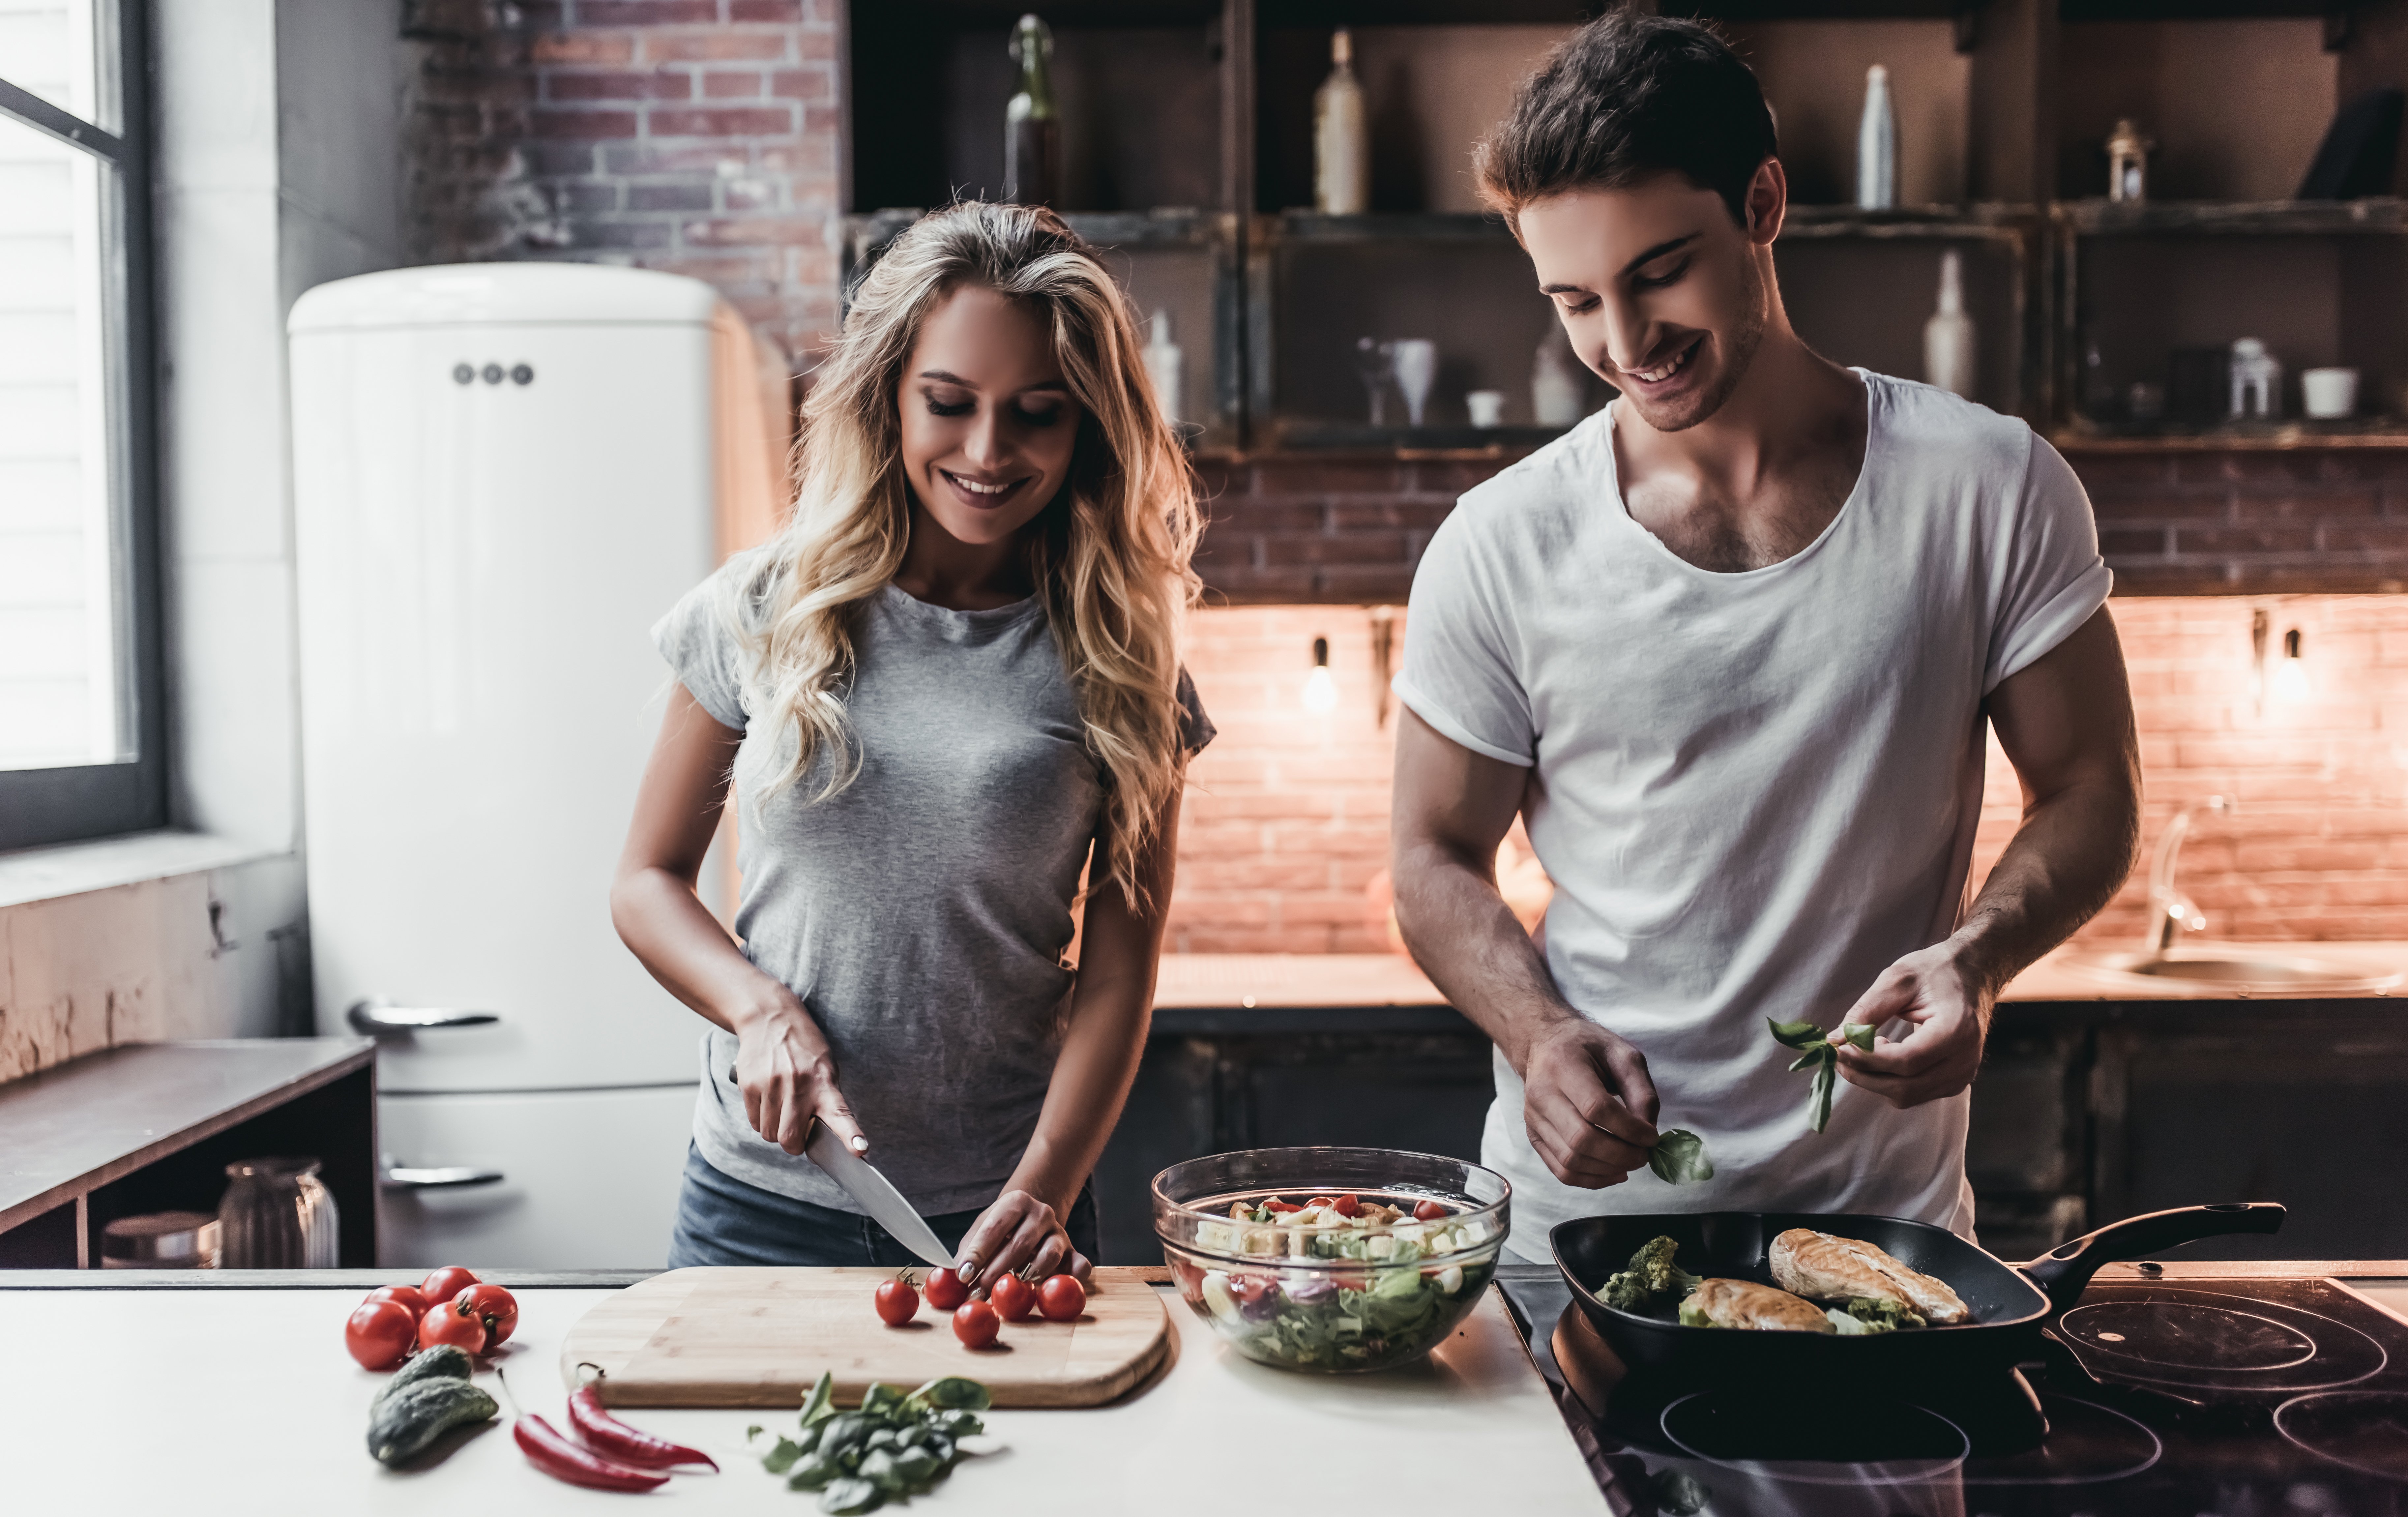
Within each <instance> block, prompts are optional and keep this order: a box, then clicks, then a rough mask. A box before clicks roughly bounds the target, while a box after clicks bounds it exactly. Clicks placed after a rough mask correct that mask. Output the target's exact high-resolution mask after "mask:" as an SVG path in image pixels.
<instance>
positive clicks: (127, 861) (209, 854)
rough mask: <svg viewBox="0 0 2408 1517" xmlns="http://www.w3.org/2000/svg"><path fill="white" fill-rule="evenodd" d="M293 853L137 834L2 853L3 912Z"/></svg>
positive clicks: (193, 837) (197, 837) (205, 837)
mask: <svg viewBox="0 0 2408 1517" xmlns="http://www.w3.org/2000/svg"><path fill="white" fill-rule="evenodd" d="M286 852H290V850H287V849H280V848H263V847H261V846H259V845H258V844H256V843H244V842H237V841H236V840H235V839H234V838H231V837H211V836H210V835H209V834H208V833H199V832H137V833H134V834H131V835H129V836H127V837H100V838H94V839H93V840H91V841H88V842H79V843H60V844H57V845H55V846H52V847H49V848H28V849H22V850H20V851H19V852H13V853H0V909H6V908H8V907H12V906H24V905H26V904H28V903H31V902H35V901H48V900H56V899H58V898H59V897H61V896H65V895H81V894H87V893H88V892H91V891H95V890H113V889H116V888H117V887H119V886H122V885H139V884H142V883H145V882H146V881H149V880H166V879H169V878H172V877H174V876H177V875H187V874H199V873H201V872H203V871H205V870H208V869H225V868H231V867H233V866H236V865H239V864H251V863H254V862H256V861H258V860H260V859H272V858H277V857H279V856H280V855H282V854H284V853H286Z"/></svg>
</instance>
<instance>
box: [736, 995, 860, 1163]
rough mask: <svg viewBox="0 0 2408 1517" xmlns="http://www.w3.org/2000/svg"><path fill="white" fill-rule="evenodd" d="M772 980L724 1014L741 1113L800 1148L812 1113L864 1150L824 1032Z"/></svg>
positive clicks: (766, 1133) (783, 1143)
mask: <svg viewBox="0 0 2408 1517" xmlns="http://www.w3.org/2000/svg"><path fill="white" fill-rule="evenodd" d="M772 985H773V987H774V994H769V995H765V996H764V997H763V999H762V1001H761V1002H760V1003H758V1004H757V1005H755V1006H753V1007H752V1008H749V1009H746V1010H743V1011H740V1012H736V1013H734V1014H732V1015H731V1016H730V1018H729V1021H730V1022H731V1023H734V1031H735V1033H736V1067H735V1068H734V1069H732V1070H730V1071H729V1072H728V1076H729V1078H730V1079H732V1080H734V1081H736V1084H737V1086H738V1089H740V1090H741V1091H742V1092H743V1093H744V1120H745V1121H746V1122H748V1123H752V1124H753V1131H754V1132H756V1133H759V1134H760V1135H761V1136H762V1138H764V1139H766V1140H767V1141H768V1142H772V1143H775V1144H777V1145H778V1146H779V1147H780V1148H781V1149H783V1150H785V1151H786V1152H788V1153H800V1152H803V1140H804V1138H807V1137H809V1136H810V1130H811V1119H812V1118H814V1117H817V1118H818V1119H819V1120H820V1121H822V1122H824V1123H827V1124H828V1127H829V1128H830V1129H831V1130H832V1131H834V1132H835V1133H836V1135H837V1136H838V1137H839V1138H843V1139H844V1141H845V1143H846V1144H847V1145H848V1146H849V1147H851V1148H852V1150H853V1152H855V1153H863V1154H866V1153H867V1152H869V1139H868V1138H865V1137H863V1136H862V1132H861V1123H858V1122H856V1121H854V1120H853V1108H851V1107H850V1106H847V1105H846V1104H845V1099H844V1092H843V1091H841V1090H839V1089H838V1088H837V1082H836V1058H835V1055H834V1054H832V1053H831V1052H829V1050H828V1044H827V1038H826V1035H824V1034H823V1033H822V1032H821V1031H820V1026H819V1023H816V1022H813V1021H812V1020H811V1014H810V1012H809V1011H807V1010H805V1009H803V1003H802V1002H801V1001H799V1000H796V998H795V995H794V993H793V992H792V991H789V990H787V989H786V988H785V987H784V986H783V985H777V984H775V982H774V981H772Z"/></svg>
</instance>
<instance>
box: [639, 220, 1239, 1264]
mask: <svg viewBox="0 0 2408 1517" xmlns="http://www.w3.org/2000/svg"><path fill="white" fill-rule="evenodd" d="M803 417H804V432H803V441H802V445H801V452H800V467H799V471H798V489H797V496H796V505H795V511H794V516H793V519H792V521H791V522H790V523H789V524H788V525H787V526H786V527H785V528H784V529H783V530H782V531H781V532H780V533H779V534H778V535H777V537H775V538H773V539H772V540H771V541H770V542H769V543H768V544H767V545H766V546H765V547H763V548H761V549H758V550H755V551H752V552H749V553H745V554H740V555H738V557H736V558H734V559H732V560H730V561H729V563H728V564H727V565H725V566H724V567H723V568H722V569H721V570H720V571H719V572H718V573H717V574H715V575H713V576H712V577H711V578H710V580H707V581H705V582H704V583H703V584H702V585H701V586H699V587H698V588H696V589H695V591H694V592H693V593H692V594H688V595H687V596H686V597H685V599H684V600H682V601H681V602H680V603H679V604H678V606H677V607H676V608H675V609H673V610H671V611H670V612H669V614H668V615H667V617H666V618H664V619H663V620H662V622H661V623H660V624H659V625H658V626H656V627H655V628H653V630H652V637H653V640H654V642H655V643H656V644H657V645H658V646H659V648H660V650H661V651H662V654H663V656H664V657H666V658H667V660H668V661H669V663H670V665H671V666H672V667H674V668H675V670H676V671H677V676H678V681H679V682H678V685H677V687H676V688H675V689H674V690H673V691H672V692H671V694H670V697H669V708H668V712H667V718H666V719H665V721H664V722H663V724H662V727H661V735H660V738H659V741H658V743H657V745H656V746H655V748H654V749H653V751H652V760H651V762H650V764H649V766H647V767H646V769H645V772H644V780H643V786H642V790H641V793H640V794H639V795H638V800H637V805H636V817H635V822H634V824H633V826H632V827H631V829H630V831H629V833H628V837H627V846H626V852H625V853H624V856H623V858H622V859H621V862H620V866H619V873H618V878H617V880H616V881H615V882H614V884H613V886H612V889H611V914H612V919H613V921H614V922H615V923H616V924H617V926H618V929H619V934H620V937H622V938H623V939H624V940H625V942H626V944H627V946H628V947H629V948H630V949H632V950H634V951H635V953H636V955H637V957H638V958H639V959H641V960H642V961H643V963H644V966H645V967H647V968H648V969H650V970H651V971H652V974H653V976H654V977H655V978H656V979H658V980H660V981H661V983H662V984H664V985H666V986H667V987H668V989H669V990H670V991H671V992H672V993H673V994H675V995H677V997H678V998H679V999H680V1000H681V1001H683V1002H684V1003H685V1004H686V1005H687V1006H689V1007H691V1008H693V1009H695V1011H697V1012H699V1013H700V1014H701V1015H702V1017H703V1018H704V1019H705V1020H706V1021H707V1022H709V1023H710V1024H711V1025H710V1029H709V1030H708V1031H707V1032H706V1033H705V1034H704V1037H703V1067H702V1087H701V1092H700V1095H699V1097H698V1098H697V1100H696V1103H695V1128H694V1142H693V1147H692V1148H691V1149H690V1151H689V1152H688V1154H687V1159H686V1170H685V1181H684V1186H683V1189H682V1191H681V1195H680V1199H679V1209H678V1218H677V1224H676V1228H675V1232H674V1235H673V1238H672V1241H671V1248H670V1255H669V1263H670V1264H671V1265H672V1266H677V1265H688V1264H828V1265H834V1264H851V1265H903V1264H909V1263H910V1262H911V1259H910V1255H909V1254H908V1253H907V1252H904V1251H903V1249H902V1247H901V1245H899V1244H898V1243H896V1241H895V1239H894V1238H892V1237H891V1236H889V1235H888V1234H887V1233H886V1232H885V1230H884V1229H883V1228H882V1227H880V1226H879V1225H878V1224H876V1223H874V1222H872V1221H871V1220H870V1219H869V1218H867V1217H866V1216H864V1215H862V1214H861V1213H860V1211H859V1210H858V1209H856V1208H855V1207H854V1205H853V1202H852V1201H851V1200H850V1199H849V1198H848V1197H847V1195H845V1193H844V1192H843V1191H842V1190H841V1189H839V1187H838V1186H837V1184H836V1182H835V1181H833V1180H831V1179H830V1178H829V1177H828V1176H826V1175H825V1174H824V1173H822V1172H821V1171H820V1170H819V1168H818V1167H817V1166H814V1165H812V1164H811V1163H810V1160H808V1159H806V1158H803V1157H801V1156H800V1155H801V1153H802V1149H803V1145H804V1142H805V1140H806V1138H807V1136H808V1133H809V1130H810V1126H811V1124H812V1123H824V1124H825V1125H826V1126H827V1127H828V1128H829V1129H830V1130H831V1131H833V1132H834V1133H835V1134H836V1135H838V1136H839V1138H842V1139H843V1140H844V1141H845V1142H846V1143H848V1144H849V1145H850V1146H851V1147H852V1148H853V1150H854V1151H855V1152H860V1153H862V1154H864V1155H865V1156H866V1157H868V1158H870V1159H871V1160H872V1161H873V1162H875V1163H876V1164H877V1165H878V1166H880V1168H882V1170H883V1171H884V1172H885V1174H886V1176H887V1178H888V1179H890V1180H892V1181H894V1182H895V1184H896V1187H897V1188H898V1189H899V1190H901V1191H902V1193H903V1195H905V1196H906V1197H907V1198H908V1199H910V1202H911V1204H912V1206H913V1208H914V1209H916V1210H918V1211H920V1212H921V1213H922V1214H923V1215H924V1216H925V1217H926V1219H927V1221H928V1222H929V1224H930V1225H931V1226H933V1227H934V1228H935V1230H936V1232H937V1234H938V1236H939V1238H942V1239H943V1240H944V1241H945V1243H946V1245H947V1246H948V1247H950V1248H953V1249H955V1251H956V1252H957V1253H958V1255H959V1256H960V1258H961V1261H962V1264H961V1277H962V1279H963V1280H964V1281H966V1282H967V1283H970V1284H972V1285H974V1286H983V1285H985V1284H988V1283H991V1282H992V1281H996V1280H997V1279H1000V1278H1001V1277H1002V1276H1003V1275H1004V1274H1006V1273H1010V1272H1012V1271H1015V1270H1017V1269H1020V1268H1021V1267H1025V1266H1029V1265H1034V1266H1035V1267H1036V1268H1037V1269H1038V1270H1039V1271H1040V1272H1046V1273H1050V1272H1053V1271H1055V1270H1069V1271H1071V1272H1074V1273H1079V1274H1084V1273H1085V1272H1086V1269H1087V1267H1088V1264H1089V1261H1090V1260H1091V1259H1092V1258H1093V1256H1094V1254H1095V1252H1096V1242H1095V1238H1096V1214H1095V1205H1094V1200H1093V1197H1092V1195H1090V1194H1089V1192H1088V1189H1087V1178H1088V1175H1089V1172H1090V1171H1091V1170H1092V1169H1093V1168H1094V1166H1095V1163H1096V1160H1097V1156H1098V1155H1099V1154H1100V1153H1101V1152H1103V1147H1104V1141H1105V1139H1106V1138H1108V1137H1109V1136H1110V1135H1111V1128H1112V1124H1113V1123H1115V1122H1116V1121H1117V1120H1118V1119H1119V1116H1120V1110H1121V1105H1122V1103H1123V1101H1124V1100H1125V1098H1126V1097H1127V1095H1128V1089H1129V1084H1130V1082H1131V1081H1133V1080H1134V1079H1135V1078H1136V1073H1137V1066H1138V1059H1139V1055H1140V1052H1142V1050H1143V1045H1144V1041H1145V1032H1146V1025H1147V1020H1148V1016H1149V1014H1150V1009H1151V1006H1152V1002H1153V994H1154V968H1155V963H1156V959H1157V957H1158V955H1159V953H1160V952H1161V942H1162V924H1163V913H1164V909H1165V907H1166V906H1167V904H1168V899H1169V895H1170V884H1171V869H1172V854H1173V846H1174V842H1175V837H1176V831H1177V820H1178V809H1179V797H1180V791H1181V788H1182V785H1183V777H1184V770H1185V766H1186V761H1187V759H1188V757H1189V756H1190V755H1192V754H1193V753H1194V752H1195V751H1197V750H1199V749H1201V748H1202V747H1203V746H1204V744H1205V743H1207V742H1209V741H1210V740H1211V737H1212V727H1211V723H1210V722H1209V721H1208V720H1207V719H1206V717H1205V715H1204V713H1203V710H1202V708H1201V707H1200V706H1199V705H1198V703H1197V699H1196V696H1195V692H1194V689H1193V687H1192V686H1191V685H1190V684H1189V682H1188V680H1187V677H1186V674H1185V671H1184V670H1183V668H1182V667H1181V665H1180V662H1179V632H1180V623H1181V619H1182V617H1183V613H1184V611H1185V609H1186V608H1187V605H1188V604H1189V602H1190V601H1191V600H1192V598H1193V597H1194V594H1195V591H1196V583H1197V581H1196V577H1195V574H1194V572H1193V571H1192V570H1191V569H1190V568H1189V566H1188V558H1189V554H1190V553H1191V551H1193V549H1194V546H1195V542H1196V537H1197V529H1198V517H1197V507H1196V500H1195V495H1194V490H1193V484H1192V477H1191V475H1190V472H1189V469H1188V466H1187V461H1186V457H1185V455H1184V453H1183V451H1182V450H1181V449H1180V446H1179V443H1178V440H1177V439H1176V437H1175V436H1173V435H1172V433H1171V430H1170V428H1169V425H1168V422H1166V421H1165V420H1164V417H1163V413H1162V409H1161V408H1160V407H1159V406H1158V405H1157V404H1156V402H1155V399H1154V394H1153V391H1152V389H1151V387H1150V385H1149V383H1148V381H1147V379H1146V374H1145V367H1144V364H1143V362H1142V360H1141V359H1140V345H1139V341H1138V336H1137V328H1136V322H1135V321H1134V316H1133V312H1132V310H1131V308H1130V307H1129V304H1128V301H1127V299H1126V298H1125V296H1124V295H1123V294H1122V293H1121V292H1120V290H1119V289H1118V288H1117V287H1116V286H1115V285H1114V284H1113V282H1112V279H1111V275H1110V274H1108V273H1107V272H1106V271H1105V269H1104V268H1103V266H1102V265H1101V264H1100V263H1099V262H1098V261H1097V257H1096V255H1095V252H1094V250H1092V249H1091V248H1089V247H1088V246H1087V245H1086V244H1085V243H1084V242H1082V240H1081V239H1080V238H1079V236H1077V234H1075V233H1073V232H1072V231H1070V229H1069V228H1068V226H1066V225H1065V224H1064V223H1063V222H1062V221H1061V220H1060V218H1058V217H1056V216H1055V215H1054V214H1053V213H1052V212H1051V211H1047V210H1044V209H1041V208H1031V207H1023V206H996V205H983V204H969V205H961V206H956V207H953V208H951V209H948V210H945V211H942V212H939V213H938V214H936V215H933V216H930V217H928V218H926V219H925V220H924V221H922V222H919V223H918V224H917V225H915V226H913V227H912V228H911V229H910V231H908V232H906V233H904V234H903V235H902V236H900V237H899V238H897V239H896V242H895V244H894V245H893V247H892V248H890V249H889V250H887V252H886V254H885V256H884V257H883V258H882V259H881V260H880V261H879V262H878V264H877V265H875V266H874V267H873V268H872V269H871V270H870V271H869V273H868V275H867V278H865V279H863V281H862V283H861V286H860V288H859V290H858V292H857V293H856V294H855V296H854V299H853V308H852V310H851V312H850V314H849V315H848V317H847V319H846V322H845V328H844V335H843V336H842V337H840V338H839V340H838V342H837V344H836V348H835V351H834V352H833V354H832V356H831V357H830V359H829V361H828V362H827V364H826V365H824V367H823V368H822V369H821V370H820V372H819V375H818V378H817V380H816V382H815V383H814V385H813V386H812V389H811V393H810V399H809V400H808V401H807V402H806V404H805V406H804V411H803ZM731 797H732V799H733V800H734V802H735V804H736V806H737V808H738V813H737V814H738V823H739V831H740V834H741V837H742V847H741V849H740V851H739V857H738V862H739V865H740V870H741V878H742V890H741V894H740V897H739V901H738V908H737V914H736V936H737V939H738V941H731V940H730V938H729V937H728V935H727V934H726V932H724V930H722V929H721V927H720V925H719V923H717V922H716V921H715V920H713V919H712V917H711V916H710V913H709V912H708V911H707V910H705V909H704V908H703V906H702V903H701V902H700V901H699V900H698V899H697V898H696V897H695V890H694V883H695V876H696V873H697V871H698V870H699V868H700V866H701V863H702V858H703V854H704V852H705V851H706V849H708V847H709V846H710V838H711V835H712V832H713V829H714V828H715V827H716V825H717V823H718V821H719V816H720V811H721V808H722V806H723V805H724V803H725V802H726V800H728V799H729V798H731ZM1082 875H1083V879H1084V886H1085V908H1084V916H1083V922H1082V925H1081V926H1080V927H1079V928H1078V929H1076V930H1077V931H1078V935H1079V953H1078V962H1077V964H1076V966H1072V965H1071V964H1070V963H1069V962H1068V958H1067V957H1066V954H1067V952H1068V948H1069V946H1070V943H1071V939H1072V935H1073V932H1074V926H1073V923H1074V920H1078V919H1077V912H1078V905H1079V897H1080V893H1081V888H1082ZM739 941H740V946H739Z"/></svg>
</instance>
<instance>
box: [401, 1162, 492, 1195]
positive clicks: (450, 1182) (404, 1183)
mask: <svg viewBox="0 0 2408 1517" xmlns="http://www.w3.org/2000/svg"><path fill="white" fill-rule="evenodd" d="M502 1178H503V1176H502V1172H501V1171H500V1170H498V1169H480V1168H478V1167H476V1166H474V1165H465V1164H455V1165H445V1166H440V1167H437V1168H428V1169H420V1168H413V1167H411V1166H408V1165H389V1166H386V1168H385V1172H384V1188H385V1189H386V1190H389V1191H441V1190H453V1189H457V1188H458V1187H461V1186H464V1185H498V1184H500V1183H501V1182H502Z"/></svg>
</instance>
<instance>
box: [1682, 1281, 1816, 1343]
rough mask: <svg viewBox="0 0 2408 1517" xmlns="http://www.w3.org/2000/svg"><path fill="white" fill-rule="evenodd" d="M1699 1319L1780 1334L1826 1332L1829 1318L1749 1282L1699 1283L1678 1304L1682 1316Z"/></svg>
mask: <svg viewBox="0 0 2408 1517" xmlns="http://www.w3.org/2000/svg"><path fill="white" fill-rule="evenodd" d="M1693 1313H1694V1314H1696V1315H1698V1316H1702V1317H1704V1318H1706V1319H1707V1320H1708V1321H1710V1322H1712V1323H1713V1324H1714V1325H1715V1326H1716V1327H1752V1328H1756V1329H1758V1330H1762V1331H1770V1332H1780V1333H1828V1332H1831V1331H1833V1328H1832V1326H1831V1322H1830V1319H1829V1318H1828V1317H1826V1316H1824V1315H1823V1309H1821V1308H1820V1307H1817V1306H1815V1305H1813V1303H1811V1302H1807V1301H1800V1300H1799V1299H1798V1297H1796V1296H1794V1295H1790V1294H1789V1293H1788V1292H1787V1291H1776V1290H1774V1289H1773V1288H1772V1287H1771V1286H1770V1285H1758V1284H1757V1283H1756V1281H1752V1280H1709V1281H1701V1282H1700V1283H1699V1286H1698V1288H1697V1289H1696V1290H1694V1291H1692V1292H1690V1293H1689V1297H1688V1299H1687V1300H1685V1301H1683V1302H1682V1303H1681V1317H1682V1320H1683V1321H1684V1322H1686V1321H1688V1320H1689V1318H1690V1316H1691V1315H1692V1314H1693Z"/></svg>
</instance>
